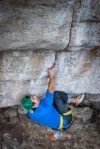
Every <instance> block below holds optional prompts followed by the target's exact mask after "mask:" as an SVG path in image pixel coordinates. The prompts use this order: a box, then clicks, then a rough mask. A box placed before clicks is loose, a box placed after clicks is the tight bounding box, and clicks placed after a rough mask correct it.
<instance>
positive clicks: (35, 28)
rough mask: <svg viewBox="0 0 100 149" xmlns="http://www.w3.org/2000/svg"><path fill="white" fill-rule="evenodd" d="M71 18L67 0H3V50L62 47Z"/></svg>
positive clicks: (0, 19) (0, 38)
mask: <svg viewBox="0 0 100 149" xmlns="http://www.w3.org/2000/svg"><path fill="white" fill-rule="evenodd" d="M71 22H72V8H71V7H70V6H69V5H68V1H65V0H61V1H59V0H55V1H54V0H37V1H36V0H30V1H20V0H14V1H11V0H5V1H0V50H12V49H13V50H14V49H15V50H20V49H24V50H25V49H32V50H37V49H47V50H48V49H52V50H62V49H64V48H65V47H66V46H67V45H68V43H69V33H70V27H71Z"/></svg>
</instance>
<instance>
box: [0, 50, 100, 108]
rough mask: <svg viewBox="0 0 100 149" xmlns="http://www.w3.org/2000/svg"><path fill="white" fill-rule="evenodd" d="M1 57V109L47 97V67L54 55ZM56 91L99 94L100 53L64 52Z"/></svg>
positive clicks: (48, 53)
mask: <svg viewBox="0 0 100 149" xmlns="http://www.w3.org/2000/svg"><path fill="white" fill-rule="evenodd" d="M0 56H1V58H0V106H1V107H3V106H10V105H16V104H19V103H20V100H21V98H22V97H23V96H25V95H32V94H33V95H34V94H36V95H39V96H42V95H44V94H45V91H46V89H47V85H48V72H47V71H48V68H50V67H51V66H52V65H53V64H54V61H55V52H42V53H41V52H33V51H29V52H27V51H21V52H19V51H13V52H10V53H8V52H2V53H1V55H0ZM57 61H58V72H57V76H56V90H62V91H66V92H68V93H82V92H86V93H92V94H93V93H94V94H99V93H100V87H99V86H100V50H99V49H94V50H91V51H83V52H61V53H59V54H58V55H57Z"/></svg>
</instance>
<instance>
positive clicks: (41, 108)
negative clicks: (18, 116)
mask: <svg viewBox="0 0 100 149" xmlns="http://www.w3.org/2000/svg"><path fill="white" fill-rule="evenodd" d="M56 72H57V65H56V64H55V65H54V66H53V68H51V69H49V70H48V73H49V83H48V89H47V91H46V94H45V97H44V98H43V99H39V98H38V97H37V96H26V97H24V98H23V99H22V100H21V105H22V107H23V109H24V110H27V115H28V117H29V118H30V119H31V120H32V121H35V122H37V123H39V124H41V125H44V126H48V127H50V128H52V129H53V130H55V131H54V133H52V134H50V136H49V138H50V140H53V141H55V140H58V139H60V138H61V136H62V131H63V130H66V129H68V128H69V127H70V126H71V124H72V121H73V117H72V111H71V109H70V108H68V106H67V104H71V103H72V104H75V105H76V106H77V105H79V104H80V103H82V101H83V99H84V98H85V94H82V95H80V96H78V97H71V96H69V94H67V93H65V92H62V91H55V77H56Z"/></svg>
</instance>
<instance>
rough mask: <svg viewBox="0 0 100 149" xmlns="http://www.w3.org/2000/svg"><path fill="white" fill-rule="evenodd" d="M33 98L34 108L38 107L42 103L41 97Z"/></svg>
mask: <svg viewBox="0 0 100 149" xmlns="http://www.w3.org/2000/svg"><path fill="white" fill-rule="evenodd" d="M31 100H32V102H33V107H32V108H37V107H38V106H39V104H40V99H39V98H38V97H37V96H31Z"/></svg>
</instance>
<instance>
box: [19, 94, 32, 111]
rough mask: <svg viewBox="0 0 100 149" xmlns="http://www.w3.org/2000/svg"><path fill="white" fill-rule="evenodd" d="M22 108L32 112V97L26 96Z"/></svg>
mask: <svg viewBox="0 0 100 149" xmlns="http://www.w3.org/2000/svg"><path fill="white" fill-rule="evenodd" d="M21 106H22V108H23V109H24V110H27V111H31V110H32V106H33V103H32V100H31V97H30V96H26V97H24V98H23V99H22V101H21Z"/></svg>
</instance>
